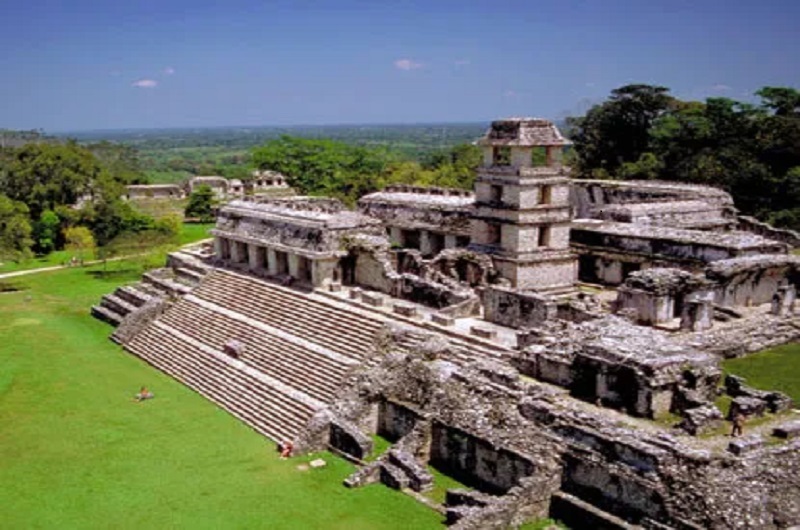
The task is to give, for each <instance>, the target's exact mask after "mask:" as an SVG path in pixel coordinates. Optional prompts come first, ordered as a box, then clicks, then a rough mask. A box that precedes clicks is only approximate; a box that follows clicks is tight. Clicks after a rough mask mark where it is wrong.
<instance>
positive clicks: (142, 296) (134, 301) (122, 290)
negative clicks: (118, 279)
mask: <svg viewBox="0 0 800 530" xmlns="http://www.w3.org/2000/svg"><path fill="white" fill-rule="evenodd" d="M158 296H161V292H160V291H158V290H156V289H154V288H153V287H151V286H150V285H148V284H145V283H143V282H139V283H136V284H133V285H124V286H122V287H118V288H117V290H116V291H114V292H113V293H111V294H107V295H104V296H103V298H102V299H101V300H100V303H99V304H98V305H95V306H92V316H93V317H95V318H97V319H100V320H103V321H105V322H108V323H109V324H111V325H114V326H118V325H119V324H120V323H121V322H122V319H124V318H125V317H126V316H128V314H130V313H131V312H132V311H135V310H136V309H138V308H140V307H142V306H143V305H144V304H146V303H147V302H148V301H149V300H151V299H152V298H154V297H158Z"/></svg>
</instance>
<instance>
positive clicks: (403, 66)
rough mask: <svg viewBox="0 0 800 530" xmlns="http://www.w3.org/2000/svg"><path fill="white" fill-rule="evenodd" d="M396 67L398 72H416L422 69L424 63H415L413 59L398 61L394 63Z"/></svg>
mask: <svg viewBox="0 0 800 530" xmlns="http://www.w3.org/2000/svg"><path fill="white" fill-rule="evenodd" d="M394 67H395V68H397V69H398V70H406V71H408V70H416V69H417V68H422V63H418V62H415V61H413V60H411V59H397V60H396V61H395V62H394Z"/></svg>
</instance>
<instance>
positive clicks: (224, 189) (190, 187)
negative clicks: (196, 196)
mask: <svg viewBox="0 0 800 530" xmlns="http://www.w3.org/2000/svg"><path fill="white" fill-rule="evenodd" d="M200 186H208V187H209V188H211V190H212V191H213V192H214V195H215V196H216V197H217V198H218V199H223V198H225V197H227V196H228V187H229V182H228V179H226V178H225V177H220V176H216V175H215V176H197V177H192V178H190V179H189V180H188V181H187V182H186V190H187V193H189V194H191V193H192V192H194V191H195V190H196V189H197V188H199V187H200Z"/></svg>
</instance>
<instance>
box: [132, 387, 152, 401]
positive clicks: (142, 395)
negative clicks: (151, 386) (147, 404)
mask: <svg viewBox="0 0 800 530" xmlns="http://www.w3.org/2000/svg"><path fill="white" fill-rule="evenodd" d="M133 399H135V400H136V401H137V402H142V401H144V400H146V399H153V393H152V392H150V391H149V390H147V387H146V386H143V387H142V388H140V389H139V393H138V394H136V396H134V398H133Z"/></svg>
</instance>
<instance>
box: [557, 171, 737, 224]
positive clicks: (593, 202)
mask: <svg viewBox="0 0 800 530" xmlns="http://www.w3.org/2000/svg"><path fill="white" fill-rule="evenodd" d="M571 193H572V196H571V202H572V205H573V208H574V211H575V217H576V218H581V219H591V218H594V217H595V215H594V212H595V210H596V209H597V208H602V207H605V206H609V205H618V204H636V203H654V202H659V203H663V202H675V201H697V200H699V201H702V202H705V203H706V204H708V205H709V207H711V208H714V209H716V210H717V211H719V212H721V215H720V216H721V217H723V218H732V217H733V216H734V212H735V208H734V207H733V199H732V198H731V196H730V195H729V194H727V193H725V192H724V191H722V190H719V189H716V188H711V187H708V186H697V185H692V184H680V183H676V182H658V181H621V180H580V179H576V180H573V181H572V192H571Z"/></svg>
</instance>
